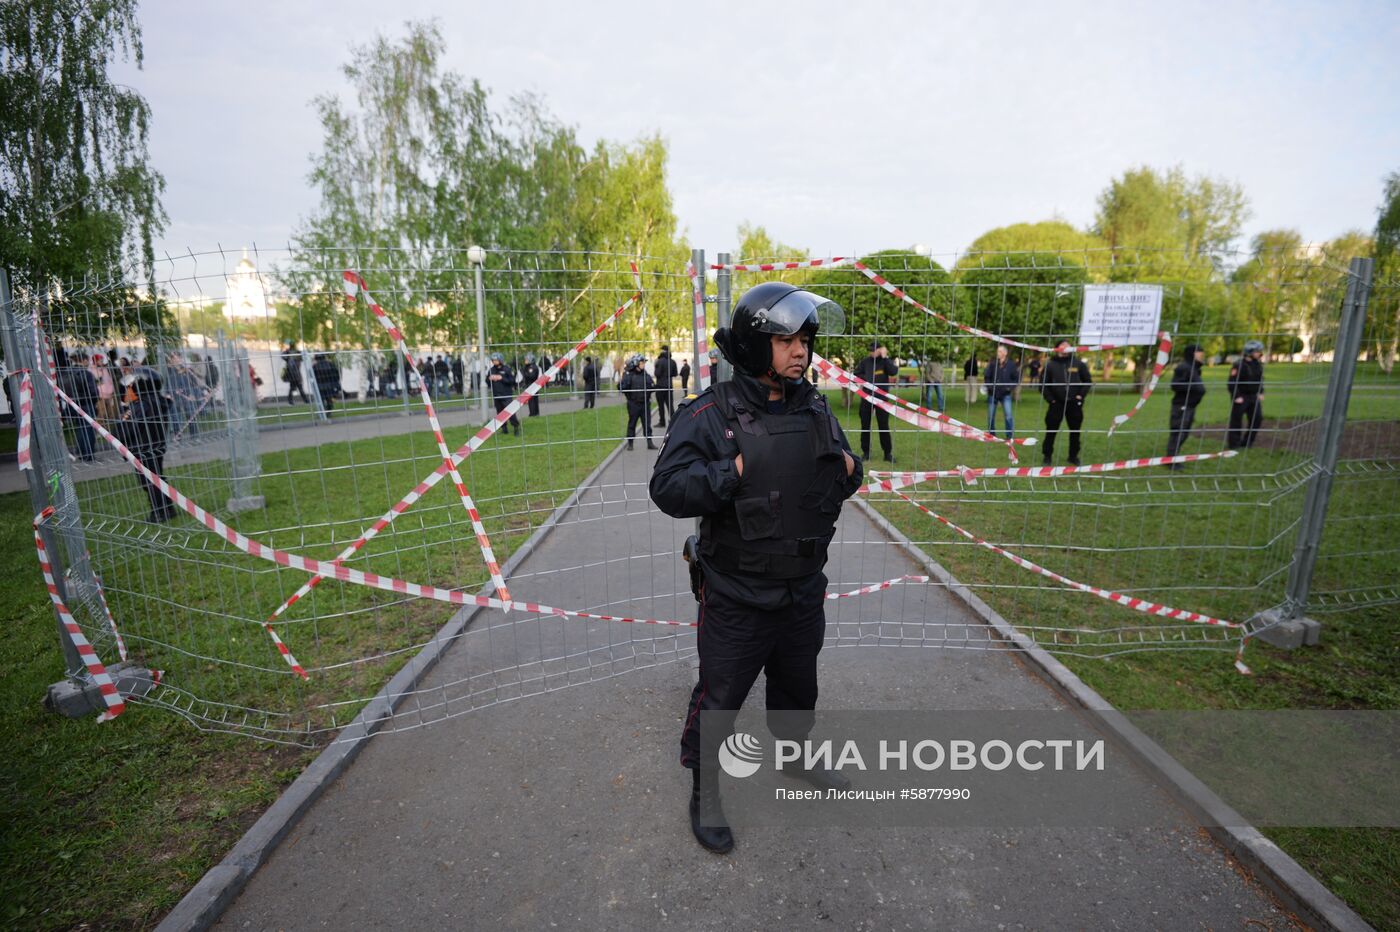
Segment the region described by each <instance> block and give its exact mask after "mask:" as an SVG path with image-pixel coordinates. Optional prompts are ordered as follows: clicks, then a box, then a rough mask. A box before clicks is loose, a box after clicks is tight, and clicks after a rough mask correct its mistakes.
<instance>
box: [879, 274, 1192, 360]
mask: <svg viewBox="0 0 1400 932" xmlns="http://www.w3.org/2000/svg"><path fill="white" fill-rule="evenodd" d="M854 266H855V268H856V270H857V271H859V272H860V273H861V274H862V275H864V276H865V277H866V278H868V279H870V280H871V281H872V282H874V283H875V284H877V285H879V286H880V287H881V288H883V289H885V290H886V291H888V292H889V293H890V294H892V295H894V296H895V297H896V298H899V299H900V300H901V301H903V302H904V303H905V304H908V305H910V306H912V307H916V308H918V309H919V310H921V311H923V312H924V313H925V314H928V315H930V316H932V317H936V318H937V319H939V320H941V321H943V322H944V323H945V324H947V325H948V326H950V327H956V328H957V329H959V330H961V331H963V332H964V333H970V334H972V335H973V336H976V337H985V338H986V339H988V340H995V341H996V342H997V343H1003V344H1005V345H1007V346H1015V347H1019V348H1020V349H1028V350H1032V351H1034V352H1037V353H1053V352H1055V347H1053V346H1037V345H1036V344H1034V343H1022V342H1021V341H1020V340H1013V339H1011V338H1010V337H1004V336H1001V335H999V334H995V333H992V332H991V331H990V330H983V329H982V328H981V327H972V326H969V325H967V324H964V323H960V322H958V321H956V320H953V319H952V318H951V317H948V316H947V315H946V314H940V313H939V312H938V311H935V310H934V309H933V308H931V307H928V306H927V305H925V304H923V303H921V302H920V301H918V300H917V299H916V298H915V297H914V296H913V295H911V294H909V292H907V291H905V290H904V289H903V288H900V287H899V286H898V285H895V284H894V283H893V282H891V281H890V280H889V279H887V278H885V276H883V275H881V274H880V273H879V272H876V271H875V270H874V269H872V268H870V266H868V265H866V264H865V263H864V262H859V261H857V262H855V263H854ZM1158 338H1159V339H1162V338H1166V339H1170V338H1169V337H1167V334H1166V333H1165V332H1163V333H1160V334H1158ZM1120 348H1121V347H1120V346H1119V345H1118V344H1115V343H1095V344H1085V345H1082V346H1075V347H1073V348H1072V349H1073V352H1076V353H1093V352H1098V351H1100V350H1111V349H1120Z"/></svg>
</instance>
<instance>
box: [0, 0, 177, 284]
mask: <svg viewBox="0 0 1400 932" xmlns="http://www.w3.org/2000/svg"><path fill="white" fill-rule="evenodd" d="M114 60H122V61H132V60H134V61H135V63H136V65H137V67H140V65H141V60H142V52H141V27H140V25H139V24H138V23H137V20H136V3H135V2H134V0H107V2H102V3H87V2H81V0H31V2H25V3H4V4H0V101H3V102H4V103H3V105H0V190H3V197H0V256H3V257H4V261H5V262H6V263H8V264H10V265H11V266H12V267H13V269H14V275H15V283H16V286H17V288H18V289H20V290H27V291H29V292H30V293H32V294H35V295H36V296H38V297H40V298H41V299H42V298H48V297H49V296H50V294H51V292H52V291H53V286H54V285H55V284H58V285H59V286H60V289H61V287H62V286H63V285H65V284H66V285H71V284H73V283H76V282H78V281H80V280H81V279H82V278H83V277H84V276H85V275H87V274H89V273H97V274H98V275H101V276H104V277H107V276H116V277H117V278H118V280H120V281H127V280H128V279H127V277H126V274H125V273H126V271H127V269H128V268H130V267H131V266H134V265H139V268H140V270H141V272H142V273H143V274H144V276H145V278H146V280H147V282H149V281H150V280H151V279H152V278H153V277H154V266H155V256H154V252H153V250H152V245H151V241H152V237H153V236H155V235H156V234H157V233H159V232H160V230H162V229H163V228H164V225H165V222H166V215H165V211H164V210H163V209H162V208H161V205H160V194H161V192H162V191H163V190H164V189H165V181H164V179H163V178H162V177H161V175H160V174H159V173H158V172H156V171H154V170H152V169H151V168H150V167H149V165H148V164H147V163H148V154H147V151H146V137H147V131H148V128H149V125H150V110H149V108H148V107H147V105H146V101H145V99H144V98H142V96H141V95H140V94H138V93H137V92H136V91H134V90H133V89H131V88H129V87H125V86H123V85H117V84H113V83H112V82H111V81H110V80H109V78H108V75H107V70H108V67H109V66H110V65H111V63H112V62H113V61H114ZM122 306H125V303H122Z"/></svg>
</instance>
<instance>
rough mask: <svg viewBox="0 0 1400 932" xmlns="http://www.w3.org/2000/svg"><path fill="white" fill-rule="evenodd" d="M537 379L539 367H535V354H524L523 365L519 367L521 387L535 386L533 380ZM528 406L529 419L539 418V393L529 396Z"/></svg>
mask: <svg viewBox="0 0 1400 932" xmlns="http://www.w3.org/2000/svg"><path fill="white" fill-rule="evenodd" d="M539 377H540V367H539V366H537V365H535V354H534V353H526V354H525V365H523V366H521V367H520V383H521V384H522V385H524V386H527V387H528V386H530V385H534V384H535V380H536V379H538V378H539ZM528 404H529V406H530V417H539V416H540V393H539V392H535V394H533V395H531V396H530V401H529V402H528Z"/></svg>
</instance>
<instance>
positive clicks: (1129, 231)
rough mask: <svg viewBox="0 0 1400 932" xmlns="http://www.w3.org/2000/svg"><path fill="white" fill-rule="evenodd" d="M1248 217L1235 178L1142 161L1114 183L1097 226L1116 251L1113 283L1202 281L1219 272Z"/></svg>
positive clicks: (1100, 201)
mask: <svg viewBox="0 0 1400 932" xmlns="http://www.w3.org/2000/svg"><path fill="white" fill-rule="evenodd" d="M1249 215H1250V210H1249V200H1248V198H1247V197H1245V194H1244V189H1243V188H1241V187H1240V186H1239V185H1238V184H1235V183H1234V182H1230V181H1225V180H1223V179H1218V178H1210V177H1207V176H1204V175H1198V176H1196V177H1194V178H1188V177H1187V176H1186V173H1185V171H1184V170H1183V169H1182V168H1181V166H1176V167H1173V168H1170V169H1168V170H1167V171H1165V172H1160V171H1158V170H1157V169H1154V168H1151V167H1149V166H1145V165H1144V166H1142V167H1141V168H1135V169H1129V170H1128V171H1126V172H1124V173H1123V176H1122V177H1121V178H1115V179H1113V180H1112V181H1111V182H1109V185H1108V187H1107V188H1105V189H1104V191H1103V192H1102V193H1101V194H1100V195H1099V199H1098V213H1097V215H1096V216H1095V218H1094V226H1093V231H1092V232H1093V233H1095V234H1096V235H1098V236H1099V237H1101V238H1102V239H1104V240H1105V241H1106V242H1107V243H1108V246H1109V248H1110V249H1112V250H1113V257H1114V275H1113V279H1114V280H1115V281H1154V280H1162V279H1164V278H1174V279H1176V280H1183V281H1185V280H1197V281H1199V280H1201V279H1203V278H1206V277H1209V276H1210V275H1211V274H1212V273H1213V272H1216V271H1218V268H1219V267H1218V263H1217V261H1215V260H1218V258H1219V257H1220V255H1221V254H1222V253H1224V252H1227V251H1228V250H1230V249H1231V248H1232V246H1233V244H1234V242H1235V241H1236V240H1237V239H1239V237H1240V230H1241V228H1242V227H1243V225H1244V222H1245V221H1246V220H1247V219H1249Z"/></svg>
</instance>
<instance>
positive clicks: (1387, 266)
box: [1369, 171, 1400, 374]
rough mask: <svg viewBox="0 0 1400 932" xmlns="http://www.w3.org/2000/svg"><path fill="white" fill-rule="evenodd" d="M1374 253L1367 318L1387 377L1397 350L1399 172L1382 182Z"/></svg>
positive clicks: (1399, 330)
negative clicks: (1374, 260)
mask: <svg viewBox="0 0 1400 932" xmlns="http://www.w3.org/2000/svg"><path fill="white" fill-rule="evenodd" d="M1375 251H1376V256H1375V258H1376V264H1375V268H1374V269H1373V271H1372V282H1373V283H1374V284H1373V285H1372V288H1371V310H1370V314H1369V316H1370V318H1371V320H1372V321H1374V323H1373V324H1372V330H1373V332H1374V334H1375V337H1374V339H1375V344H1376V357H1377V358H1378V359H1379V360H1380V364H1381V368H1382V369H1384V370H1385V372H1386V373H1387V374H1389V373H1390V371H1391V370H1392V369H1393V368H1394V367H1395V356H1396V351H1397V349H1400V171H1395V172H1391V173H1390V174H1389V175H1387V176H1386V179H1385V185H1384V188H1383V189H1382V193H1381V204H1380V206H1379V207H1378V208H1376V243H1375Z"/></svg>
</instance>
